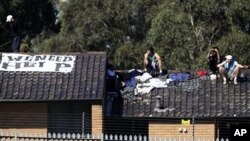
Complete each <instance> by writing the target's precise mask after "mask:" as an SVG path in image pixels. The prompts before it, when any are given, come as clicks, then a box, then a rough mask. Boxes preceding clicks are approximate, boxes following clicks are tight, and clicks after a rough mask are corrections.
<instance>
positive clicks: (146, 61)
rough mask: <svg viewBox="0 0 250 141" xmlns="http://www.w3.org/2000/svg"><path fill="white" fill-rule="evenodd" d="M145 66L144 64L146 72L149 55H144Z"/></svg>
mask: <svg viewBox="0 0 250 141" xmlns="http://www.w3.org/2000/svg"><path fill="white" fill-rule="evenodd" d="M143 64H144V70H146V67H147V64H148V53H145V54H144V59H143Z"/></svg>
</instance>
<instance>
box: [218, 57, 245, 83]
mask: <svg viewBox="0 0 250 141" xmlns="http://www.w3.org/2000/svg"><path fill="white" fill-rule="evenodd" d="M225 58H226V60H225V61H223V62H222V63H220V64H218V65H217V67H218V68H219V73H220V75H221V76H222V78H223V84H227V78H228V79H230V80H234V84H235V85H236V84H237V76H238V73H239V69H240V68H248V66H246V65H244V66H243V65H241V64H239V63H238V62H237V61H235V60H234V59H233V57H232V55H227V56H226V57H225Z"/></svg>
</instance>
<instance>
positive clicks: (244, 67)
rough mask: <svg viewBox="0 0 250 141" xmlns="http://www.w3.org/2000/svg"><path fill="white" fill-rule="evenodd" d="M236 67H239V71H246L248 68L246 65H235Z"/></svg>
mask: <svg viewBox="0 0 250 141" xmlns="http://www.w3.org/2000/svg"><path fill="white" fill-rule="evenodd" d="M237 67H239V68H241V69H247V68H248V66H247V65H241V64H237Z"/></svg>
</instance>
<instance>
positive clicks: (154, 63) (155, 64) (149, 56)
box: [144, 47, 162, 73]
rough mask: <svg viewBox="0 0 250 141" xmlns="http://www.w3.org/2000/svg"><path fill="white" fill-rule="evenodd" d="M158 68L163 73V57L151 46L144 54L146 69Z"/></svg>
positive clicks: (149, 70)
mask: <svg viewBox="0 0 250 141" xmlns="http://www.w3.org/2000/svg"><path fill="white" fill-rule="evenodd" d="M158 69H159V71H160V73H162V67H161V57H160V56H159V55H158V54H157V53H156V52H154V48H152V47H150V48H149V49H147V52H146V53H145V54H144V70H145V71H148V72H151V71H153V70H158Z"/></svg>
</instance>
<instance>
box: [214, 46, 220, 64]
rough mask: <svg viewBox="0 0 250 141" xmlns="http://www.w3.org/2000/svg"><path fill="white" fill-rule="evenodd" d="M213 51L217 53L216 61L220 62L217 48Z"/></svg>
mask: <svg viewBox="0 0 250 141" xmlns="http://www.w3.org/2000/svg"><path fill="white" fill-rule="evenodd" d="M215 51H216V55H217V59H218V60H217V61H218V63H220V53H219V51H218V50H217V49H215Z"/></svg>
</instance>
